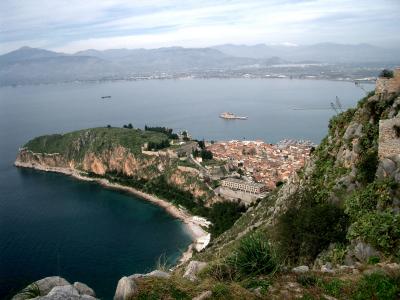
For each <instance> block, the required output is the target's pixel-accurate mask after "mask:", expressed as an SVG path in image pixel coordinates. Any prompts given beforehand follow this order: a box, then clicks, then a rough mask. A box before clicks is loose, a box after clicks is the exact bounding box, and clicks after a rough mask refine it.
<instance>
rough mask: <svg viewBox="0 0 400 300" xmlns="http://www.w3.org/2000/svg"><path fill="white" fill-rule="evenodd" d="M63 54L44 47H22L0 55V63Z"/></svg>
mask: <svg viewBox="0 0 400 300" xmlns="http://www.w3.org/2000/svg"><path fill="white" fill-rule="evenodd" d="M65 55H66V54H63V53H57V52H53V51H48V50H44V49H37V48H30V47H22V48H20V49H18V50H15V51H12V52H9V53H6V54H4V55H1V56H0V64H5V63H14V62H17V61H24V60H33V59H41V58H51V57H59V56H65Z"/></svg>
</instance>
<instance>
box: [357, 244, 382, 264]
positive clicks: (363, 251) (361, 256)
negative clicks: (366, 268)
mask: <svg viewBox="0 0 400 300" xmlns="http://www.w3.org/2000/svg"><path fill="white" fill-rule="evenodd" d="M353 253H354V256H355V257H356V258H357V259H358V260H359V261H362V262H366V261H368V258H370V257H371V256H377V255H379V252H378V251H376V250H375V249H374V248H373V247H372V246H371V245H370V244H367V243H364V242H362V241H359V242H357V244H356V245H355V247H354V250H353Z"/></svg>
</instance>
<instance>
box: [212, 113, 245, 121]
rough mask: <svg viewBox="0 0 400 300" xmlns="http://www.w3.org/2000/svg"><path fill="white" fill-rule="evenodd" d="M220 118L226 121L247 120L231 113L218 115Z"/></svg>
mask: <svg viewBox="0 0 400 300" xmlns="http://www.w3.org/2000/svg"><path fill="white" fill-rule="evenodd" d="M219 117H220V118H222V119H226V120H247V119H248V117H247V116H246V117H241V116H237V115H235V114H234V113H231V112H223V113H222V114H220V115H219Z"/></svg>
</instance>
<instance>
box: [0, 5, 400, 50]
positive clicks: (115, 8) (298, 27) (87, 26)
mask: <svg viewBox="0 0 400 300" xmlns="http://www.w3.org/2000/svg"><path fill="white" fill-rule="evenodd" d="M399 29H400V0H220V1H218V0H181V1H178V0H0V53H4V52H8V51H11V50H14V49H16V48H19V47H21V46H25V45H26V46H31V47H40V48H46V49H51V50H56V51H63V52H69V53H71V52H75V51H79V50H83V49H88V48H94V49H109V48H141V47H143V48H157V47H164V46H184V47H204V46H210V45H217V44H224V43H234V44H257V43H266V44H283V43H286V44H288V45H296V44H313V43H320V42H337V43H349V44H356V43H370V44H375V45H382V46H385V47H399V46H400V33H399Z"/></svg>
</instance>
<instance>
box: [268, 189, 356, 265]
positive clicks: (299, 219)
mask: <svg viewBox="0 0 400 300" xmlns="http://www.w3.org/2000/svg"><path fill="white" fill-rule="evenodd" d="M314 195H315V193H314V192H313V191H311V190H305V191H302V192H299V193H298V194H296V195H294V197H298V198H300V199H301V201H302V204H301V206H300V207H291V208H289V209H288V210H287V212H286V213H285V214H283V215H282V216H281V217H280V218H279V221H278V225H277V228H276V235H275V239H276V241H277V244H278V245H279V252H280V253H281V254H282V255H283V257H284V258H285V259H286V260H287V263H289V264H298V263H310V262H312V261H313V260H314V259H315V258H316V256H317V255H318V254H319V253H320V252H321V251H322V250H324V249H326V248H327V247H328V246H329V244H330V243H335V242H336V243H343V242H345V241H346V229H347V226H348V217H347V216H346V215H345V214H344V211H343V209H341V208H339V207H337V206H335V205H332V204H316V203H315V198H314Z"/></svg>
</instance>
